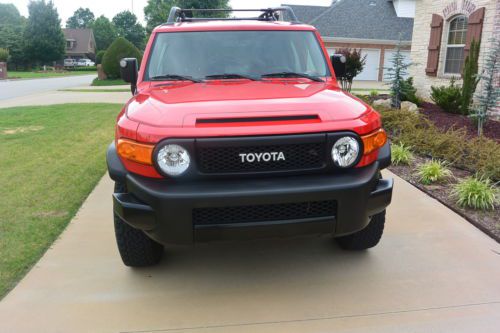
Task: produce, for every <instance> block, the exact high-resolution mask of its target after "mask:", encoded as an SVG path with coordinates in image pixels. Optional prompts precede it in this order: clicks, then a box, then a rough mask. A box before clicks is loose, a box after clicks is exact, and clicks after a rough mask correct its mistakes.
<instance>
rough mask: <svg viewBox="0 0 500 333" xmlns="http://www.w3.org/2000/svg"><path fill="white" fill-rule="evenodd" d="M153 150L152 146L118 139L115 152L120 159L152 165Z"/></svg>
mask: <svg viewBox="0 0 500 333" xmlns="http://www.w3.org/2000/svg"><path fill="white" fill-rule="evenodd" d="M153 149H154V146H153V145H147V144H143V143H138V142H135V141H132V140H126V139H119V140H118V145H117V151H118V155H119V156H120V157H123V158H125V159H127V160H130V161H133V162H137V163H141V164H146V165H153Z"/></svg>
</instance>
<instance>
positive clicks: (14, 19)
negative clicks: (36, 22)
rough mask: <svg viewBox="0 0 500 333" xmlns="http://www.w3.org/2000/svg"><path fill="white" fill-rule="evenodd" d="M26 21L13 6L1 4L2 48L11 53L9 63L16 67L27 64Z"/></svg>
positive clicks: (0, 41) (0, 33) (0, 34)
mask: <svg viewBox="0 0 500 333" xmlns="http://www.w3.org/2000/svg"><path fill="white" fill-rule="evenodd" d="M25 25H26V19H25V18H24V17H22V16H21V14H19V11H18V10H17V8H16V7H15V6H14V5H12V4H0V47H1V48H5V49H7V50H8V51H9V54H10V56H9V63H10V64H11V65H13V66H15V67H17V66H18V65H21V64H22V63H24V62H25V57H24V40H23V31H24V27H25Z"/></svg>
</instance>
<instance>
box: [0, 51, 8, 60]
mask: <svg viewBox="0 0 500 333" xmlns="http://www.w3.org/2000/svg"><path fill="white" fill-rule="evenodd" d="M7 59H9V50H7V49H2V48H0V62H7Z"/></svg>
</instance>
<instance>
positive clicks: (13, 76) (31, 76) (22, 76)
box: [7, 71, 97, 79]
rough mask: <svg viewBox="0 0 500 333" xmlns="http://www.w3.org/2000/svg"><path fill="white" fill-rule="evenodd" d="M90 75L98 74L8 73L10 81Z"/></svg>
mask: <svg viewBox="0 0 500 333" xmlns="http://www.w3.org/2000/svg"><path fill="white" fill-rule="evenodd" d="M89 74H96V75H97V72H96V71H74V72H72V71H67V72H59V73H58V72H51V71H47V72H15V71H8V72H7V75H8V76H9V79H39V78H46V77H60V76H75V75H89Z"/></svg>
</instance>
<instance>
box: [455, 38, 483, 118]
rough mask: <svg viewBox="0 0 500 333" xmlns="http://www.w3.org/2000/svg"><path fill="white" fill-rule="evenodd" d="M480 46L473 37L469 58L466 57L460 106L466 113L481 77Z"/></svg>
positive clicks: (462, 111)
mask: <svg viewBox="0 0 500 333" xmlns="http://www.w3.org/2000/svg"><path fill="white" fill-rule="evenodd" d="M479 46H480V42H477V41H476V40H475V39H473V40H472V43H471V44H470V50H469V54H468V55H467V58H465V64H464V77H463V83H462V105H461V106H460V111H461V113H462V114H465V115H467V114H469V110H470V107H471V104H472V100H473V97H474V93H475V92H476V88H477V84H478V83H479V78H478V77H477V72H478V70H479V65H478V60H479Z"/></svg>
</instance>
